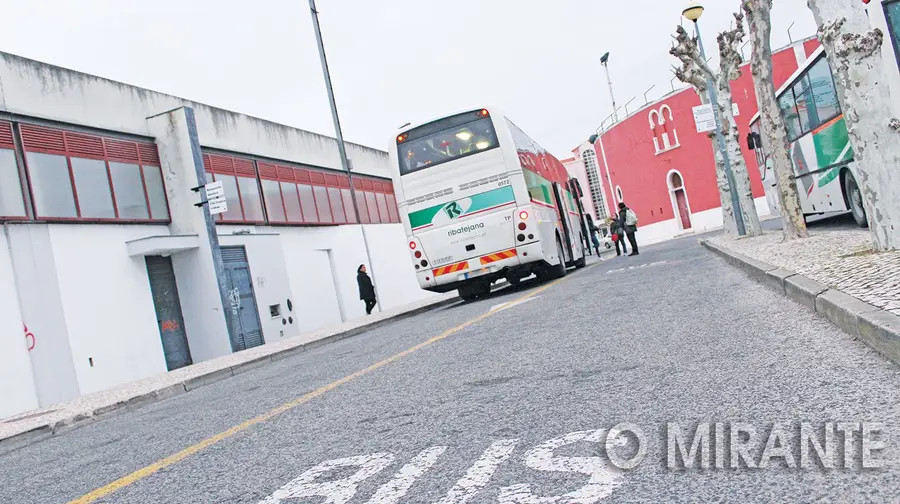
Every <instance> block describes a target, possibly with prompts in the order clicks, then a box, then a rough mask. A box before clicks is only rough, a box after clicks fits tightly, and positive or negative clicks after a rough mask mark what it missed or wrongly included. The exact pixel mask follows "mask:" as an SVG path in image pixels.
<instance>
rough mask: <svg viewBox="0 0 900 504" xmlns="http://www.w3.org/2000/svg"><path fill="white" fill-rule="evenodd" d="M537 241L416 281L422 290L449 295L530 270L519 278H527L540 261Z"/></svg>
mask: <svg viewBox="0 0 900 504" xmlns="http://www.w3.org/2000/svg"><path fill="white" fill-rule="evenodd" d="M543 259H544V257H543V252H542V249H541V243H540V241H535V242H533V243H528V244H525V245H521V246H519V247H514V248H511V249H508V250H505V251H500V252H496V253H493V254H487V255H484V256H476V257H472V258H470V259H466V260H464V261H459V262H456V263H454V264H451V265H447V266H442V267H439V268H433V269H430V270H426V271H418V272H417V274H416V277H417V279H418V281H419V286H420V287H421V288H422V289H425V290H429V291H434V292H448V291H451V290H455V289H458V288H459V287H460V286H461V285H463V284H466V283H469V282H473V281H478V282H491V283H493V282H495V281H497V280H499V279H501V278H504V277H506V276H508V275H509V274H510V273H511V272H512V271H514V270H519V269H523V268H529V271H527V272H521V273H523V274H520V275H519V276H520V277H523V276H528V275H529V274H530V273H531V271H530V266H531V265H532V264H534V263H539V262H540V261H541V260H543Z"/></svg>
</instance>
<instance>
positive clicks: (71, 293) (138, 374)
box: [50, 224, 167, 394]
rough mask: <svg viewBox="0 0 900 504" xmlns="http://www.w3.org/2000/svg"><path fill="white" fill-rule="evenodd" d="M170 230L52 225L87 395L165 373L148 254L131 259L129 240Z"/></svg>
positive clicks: (68, 317) (74, 350)
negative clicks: (144, 257) (148, 274)
mask: <svg viewBox="0 0 900 504" xmlns="http://www.w3.org/2000/svg"><path fill="white" fill-rule="evenodd" d="M166 233H167V228H166V226H144V225H104V226H96V225H89V224H75V225H72V224H56V225H51V226H50V239H51V241H52V244H53V255H54V259H55V262H56V270H57V277H58V280H59V293H60V297H61V299H62V306H63V311H64V313H65V318H66V327H67V328H68V332H69V341H70V344H71V348H72V360H73V362H74V364H75V372H76V374H77V376H78V384H79V385H80V388H81V393H82V394H89V393H91V392H96V391H98V390H103V389H106V388H109V387H113V386H116V385H119V384H123V383H128V382H131V381H134V380H139V379H141V378H145V377H147V376H152V375H154V374H158V373H162V372H165V371H166V360H165V355H164V353H163V348H162V342H161V340H160V336H159V329H158V327H157V321H156V310H155V308H154V305H153V297H152V294H151V292H150V281H149V279H148V277H147V265H146V263H145V262H144V259H143V257H130V256H129V255H128V254H127V252H126V246H125V242H127V241H129V240H134V239H136V238H142V237H144V236H148V235H159V234H166ZM88 359H92V360H93V366H91V365H90V362H89V360H88Z"/></svg>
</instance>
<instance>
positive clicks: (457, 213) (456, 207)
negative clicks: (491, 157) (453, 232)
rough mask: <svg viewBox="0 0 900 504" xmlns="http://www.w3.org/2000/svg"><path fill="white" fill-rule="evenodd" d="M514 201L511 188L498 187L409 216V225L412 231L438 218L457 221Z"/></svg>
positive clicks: (514, 197) (417, 211)
mask: <svg viewBox="0 0 900 504" xmlns="http://www.w3.org/2000/svg"><path fill="white" fill-rule="evenodd" d="M515 200H516V196H515V194H514V193H513V188H512V186H505V187H500V188H498V189H494V190H491V191H487V192H483V193H479V194H475V195H473V196H470V197H468V198H461V199H458V200H454V201H450V202H448V203H442V204H440V205H435V206H432V207H428V208H423V209H422V210H416V211H415V212H410V214H409V225H410V227H412V228H413V229H415V228H420V227H423V226H428V225H430V224H433V223H434V221H435V219H436V218H437V217H438V216H442V217H443V218H445V219H447V220H453V219H459V218H462V217H465V216H467V215H471V214H473V213H475V212H479V211H481V210H485V209H488V208H492V207H495V206H498V205H503V204H506V203H510V202H513V201H515Z"/></svg>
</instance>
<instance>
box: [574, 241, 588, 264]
mask: <svg viewBox="0 0 900 504" xmlns="http://www.w3.org/2000/svg"><path fill="white" fill-rule="evenodd" d="M585 266H587V256H585V254H584V242H583V241H582V242H581V258H579V259H578V260H577V261H575V268H576V269H581V268H584V267H585Z"/></svg>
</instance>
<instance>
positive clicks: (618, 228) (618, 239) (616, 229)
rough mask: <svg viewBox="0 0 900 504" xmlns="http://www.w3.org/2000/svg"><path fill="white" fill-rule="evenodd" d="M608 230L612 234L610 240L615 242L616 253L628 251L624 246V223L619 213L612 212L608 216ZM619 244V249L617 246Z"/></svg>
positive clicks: (620, 253) (618, 254)
mask: <svg viewBox="0 0 900 504" xmlns="http://www.w3.org/2000/svg"><path fill="white" fill-rule="evenodd" d="M609 232H610V233H611V234H612V241H613V243H615V244H616V255H617V256H620V255H622V254H627V253H628V247H626V246H625V223H624V220H623V219H621V218H620V216H619V214H617V213H613V215H612V217H610V218H609ZM620 245H621V250H619V246H620Z"/></svg>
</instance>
